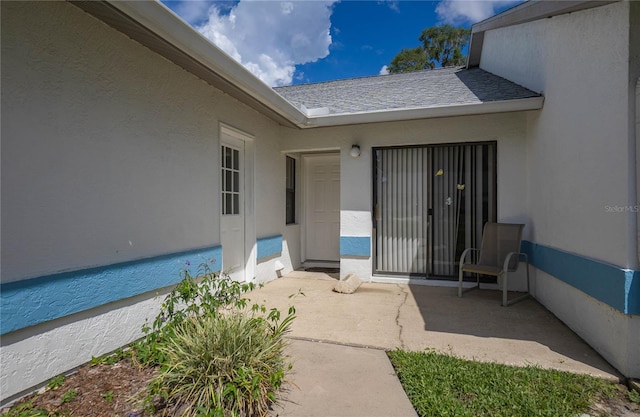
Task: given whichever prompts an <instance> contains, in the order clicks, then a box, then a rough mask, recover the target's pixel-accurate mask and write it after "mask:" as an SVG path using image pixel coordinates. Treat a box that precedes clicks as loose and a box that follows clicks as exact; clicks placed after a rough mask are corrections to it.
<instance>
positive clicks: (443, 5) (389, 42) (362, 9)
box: [163, 0, 521, 86]
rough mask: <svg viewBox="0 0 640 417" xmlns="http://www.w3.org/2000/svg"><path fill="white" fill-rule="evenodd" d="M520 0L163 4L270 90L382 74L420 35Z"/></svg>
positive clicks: (191, 1)
mask: <svg viewBox="0 0 640 417" xmlns="http://www.w3.org/2000/svg"><path fill="white" fill-rule="evenodd" d="M519 2H521V0H439V1H426V0H421V1H409V0H400V1H364V0H342V1H334V0H306V1H303V0H296V1H272V0H239V1H237V0H236V1H222V2H219V1H205V0H186V1H163V3H164V4H165V5H166V6H168V7H169V8H170V9H172V10H173V11H174V12H175V13H176V14H178V15H179V16H180V17H181V18H182V19H183V20H185V21H186V22H187V23H189V24H190V25H191V26H193V27H194V28H195V29H196V30H197V31H198V32H200V33H201V34H202V35H204V36H205V37H207V38H208V39H209V40H210V41H212V42H213V43H214V44H216V45H217V46H218V47H219V48H221V49H222V50H223V51H225V52H226V53H228V54H229V55H230V56H232V57H233V58H234V59H236V60H237V61H238V62H240V63H241V64H242V65H244V66H245V67H246V68H247V69H248V70H249V71H251V72H252V73H253V74H254V75H256V76H257V77H258V78H260V79H262V81H264V82H265V83H267V84H268V85H270V86H279V85H291V84H300V83H310V82H321V81H327V80H335V79H342V78H351V77H360V76H371V75H378V74H381V73H384V72H385V65H388V64H389V62H390V61H391V60H392V59H393V57H394V56H395V55H396V54H397V53H398V52H399V51H400V50H401V49H402V48H414V47H417V46H418V45H419V42H418V36H420V32H421V31H422V29H424V28H426V27H429V26H433V25H436V24H442V23H452V24H454V25H457V26H465V27H469V26H470V25H471V24H472V23H474V22H477V21H480V20H482V19H485V18H487V17H489V16H491V15H493V14H495V13H496V12H499V11H501V10H504V9H505V8H508V7H511V6H513V5H515V4H517V3H519Z"/></svg>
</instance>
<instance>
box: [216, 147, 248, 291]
mask: <svg viewBox="0 0 640 417" xmlns="http://www.w3.org/2000/svg"><path fill="white" fill-rule="evenodd" d="M244 145H245V144H244V142H243V141H242V140H239V139H236V138H232V137H229V136H223V137H222V146H221V148H220V152H221V156H222V157H221V172H220V174H221V175H220V177H221V184H220V185H221V186H220V190H221V196H220V200H221V211H220V212H221V214H222V217H221V219H220V240H221V243H222V271H223V272H225V273H227V274H229V275H230V276H231V278H232V279H234V280H235V281H241V282H244V281H245V261H246V256H245V240H244V239H245V207H244V169H245V167H244Z"/></svg>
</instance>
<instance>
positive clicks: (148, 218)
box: [0, 2, 292, 401]
mask: <svg viewBox="0 0 640 417" xmlns="http://www.w3.org/2000/svg"><path fill="white" fill-rule="evenodd" d="M1 7H2V16H1V17H2V22H1V30H2V72H1V75H2V155H1V156H2V189H1V192H2V211H1V216H2V237H1V239H2V242H1V243H2V282H3V283H8V282H13V281H20V280H25V279H29V278H33V277H39V276H43V275H49V274H54V273H58V272H61V271H70V270H71V271H73V270H82V269H84V268H87V267H93V266H108V265H111V264H114V263H119V262H124V261H129V260H136V259H142V258H147V257H154V256H158V255H163V254H171V253H175V252H181V251H185V250H190V249H197V248H203V247H205V248H206V247H211V246H215V245H218V244H219V243H220V236H219V235H220V232H219V230H220V226H219V225H220V205H219V193H220V176H219V164H220V157H219V146H220V142H219V132H220V123H221V122H222V123H225V124H227V125H229V126H233V127H235V128H238V129H240V130H243V131H245V132H247V133H249V134H251V135H252V136H253V137H254V138H255V140H254V144H253V146H254V152H255V155H257V156H256V158H255V169H254V177H255V178H254V181H255V189H254V196H253V198H254V200H255V212H256V222H255V226H253V227H255V235H256V237H258V238H260V237H265V236H272V235H277V234H284V231H285V225H284V200H285V198H284V197H285V195H284V168H285V164H284V156H283V155H282V154H281V153H280V152H279V148H280V145H279V131H280V128H279V126H278V125H277V124H276V123H274V122H273V121H271V120H270V119H267V118H266V117H264V116H262V115H260V114H259V113H258V112H256V111H254V110H252V109H250V108H248V107H246V106H244V105H243V104H241V103H239V102H237V101H236V100H234V99H232V98H230V97H229V96H228V95H225V94H223V93H222V92H220V91H219V90H217V89H215V88H213V87H212V86H210V85H208V84H207V83H205V82H204V81H202V80H200V79H198V78H196V77H195V76H193V75H191V74H189V73H187V72H186V71H184V70H183V69H182V68H180V67H178V66H176V65H174V64H173V63H171V62H169V61H167V60H166V59H164V58H162V57H160V56H158V55H156V54H155V53H153V52H151V51H150V50H148V49H147V48H145V47H143V46H141V45H140V44H138V43H136V42H134V41H132V40H130V39H129V38H128V37H126V36H124V35H122V34H121V33H119V32H117V31H116V30H114V29H112V28H111V27H109V26H107V25H106V24H104V23H102V22H100V21H98V20H96V19H95V18H93V17H91V16H90V15H88V14H86V13H85V12H83V11H82V10H80V9H78V8H76V7H75V6H73V5H71V4H69V3H67V2H44V3H42V2H37V3H32V2H2V4H1ZM36 28H37V29H36ZM266 219H269V221H265V220H266ZM254 249H255V248H254ZM288 254H289V252H288V251H283V254H282V259H281V261H282V262H283V263H284V264H285V265H286V266H287V268H288V270H291V267H292V262H291V260H290V259H289V258H288V256H289V255H288ZM272 269H273V268H272ZM257 271H258V273H262V270H257ZM285 272H286V271H285ZM257 278H258V280H261V281H264V280H266V279H273V278H275V274H274V273H273V271H267V270H266V269H264V274H263V276H258V277H257ZM141 279H143V278H142V277H141ZM144 279H149V277H144ZM151 279H152V278H151ZM114 285H115V284H114ZM117 285H126V283H122V282H118V283H117ZM96 296H99V294H96ZM153 296H154V292H151V293H147V294H144V295H141V296H136V297H133V298H129V299H126V300H121V301H117V302H114V303H111V304H108V305H106V306H102V307H98V308H95V309H92V310H88V311H84V312H82V313H78V314H75V315H72V316H66V317H63V318H62V319H57V320H54V321H49V322H45V323H43V324H40V325H36V326H32V327H28V328H26V329H23V330H18V331H16V332H12V333H9V334H6V335H3V336H2V354H1V355H0V361H1V363H0V369H2V375H1V379H2V381H1V383H0V387H1V388H0V392H1V398H0V401H4V400H5V399H7V398H9V397H11V396H13V395H14V394H16V393H18V392H20V391H22V390H24V389H27V388H29V387H31V386H34V385H36V384H38V383H41V382H43V381H45V380H47V379H48V378H50V377H52V376H54V375H56V374H57V373H60V372H63V371H66V370H68V369H70V368H73V367H75V366H77V365H80V364H81V363H83V362H86V361H88V360H90V358H91V356H92V355H93V356H97V355H100V354H103V353H106V352H108V351H111V350H113V349H115V348H118V347H120V346H122V345H124V344H125V343H128V342H130V341H131V340H133V339H135V338H137V337H139V336H140V335H141V334H140V325H141V323H142V322H143V321H144V318H145V317H146V316H148V315H150V316H153V315H154V314H155V313H154V311H155V310H154V309H155V308H156V307H157V303H158V302H159V301H158V300H154V298H153ZM52 297H54V295H52ZM2 320H3V323H6V322H5V321H6V320H10V317H6V316H3V317H2ZM116 324H117V325H116ZM52 341H55V343H52ZM56 346H59V347H61V348H60V349H56ZM62 347H63V348H62ZM44 363H46V364H47V365H46V366H44V365H43V364H44Z"/></svg>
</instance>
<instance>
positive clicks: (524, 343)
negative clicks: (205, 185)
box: [251, 271, 620, 381]
mask: <svg viewBox="0 0 640 417" xmlns="http://www.w3.org/2000/svg"><path fill="white" fill-rule="evenodd" d="M335 283H336V280H335V278H332V277H331V276H329V275H327V274H323V273H310V272H304V271H294V272H292V273H290V274H288V275H287V276H285V277H283V278H280V279H277V280H275V281H272V282H270V283H268V284H266V285H265V286H264V287H263V288H261V289H259V290H256V291H254V292H253V293H252V294H251V298H253V299H254V300H255V301H260V302H263V303H264V304H265V305H267V306H269V307H277V308H279V309H281V310H282V311H286V309H287V308H288V307H289V306H290V305H294V306H295V307H296V311H297V316H298V317H297V319H296V320H295V321H294V323H293V325H292V331H291V333H290V337H292V338H294V339H306V340H317V341H324V342H334V343H337V344H343V345H350V346H361V347H375V348H381V349H395V348H402V349H406V350H412V351H422V350H424V349H428V348H432V349H436V350H437V351H440V352H444V353H449V354H452V355H456V356H458V357H463V358H468V359H475V360H480V361H492V362H498V363H505V364H511V365H518V366H526V365H537V366H540V367H543V368H553V369H558V370H563V371H570V372H576V373H588V374H591V375H596V376H600V377H604V378H607V379H611V380H615V381H618V380H619V378H620V375H619V374H618V372H617V371H616V370H615V369H614V368H613V367H611V366H610V365H609V364H608V363H607V362H606V361H605V360H604V359H603V358H602V357H601V356H600V355H599V354H598V353H596V352H595V351H594V350H593V349H591V348H590V347H589V346H588V345H587V344H586V343H585V342H584V341H583V340H582V339H580V338H579V337H578V336H577V335H576V334H575V333H573V332H572V331H571V330H570V329H569V328H567V327H566V326H565V325H564V324H563V323H562V322H561V321H560V320H558V319H557V318H556V317H555V316H553V315H552V314H551V313H550V312H549V311H548V310H546V309H545V308H544V307H543V306H542V305H540V304H539V303H538V302H536V301H535V300H533V299H528V300H525V301H522V302H520V303H517V304H515V305H512V306H510V307H502V306H501V305H500V294H499V293H498V292H497V291H491V290H476V291H472V292H469V293H467V294H465V296H464V298H458V297H457V291H456V289H455V288H448V287H433V286H422V285H404V284H374V283H364V284H362V286H361V287H360V288H359V289H358V290H357V291H356V292H355V293H354V294H339V293H335V292H333V291H332V288H333V286H334V285H335ZM298 293H303V294H304V296H303V295H295V294H298ZM291 295H294V297H290V296H291Z"/></svg>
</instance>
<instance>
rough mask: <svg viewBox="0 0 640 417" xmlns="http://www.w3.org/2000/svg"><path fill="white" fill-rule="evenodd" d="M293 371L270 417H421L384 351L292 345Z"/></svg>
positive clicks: (303, 343)
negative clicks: (282, 396)
mask: <svg viewBox="0 0 640 417" xmlns="http://www.w3.org/2000/svg"><path fill="white" fill-rule="evenodd" d="M289 354H290V355H291V357H292V359H293V371H292V373H291V374H290V375H289V376H288V378H289V379H290V380H291V381H292V383H290V384H287V385H286V391H285V392H284V399H282V400H281V401H280V402H279V403H278V404H277V405H276V406H275V407H274V409H273V410H272V412H271V413H270V415H271V416H272V417H276V416H277V417H284V416H296V417H302V416H304V417H332V416H333V417H361V416H362V417H365V416H366V417H376V416H379V417H389V416H395V417H417V414H416V412H415V410H414V409H413V406H412V405H411V402H410V401H409V399H408V398H407V396H406V394H405V393H404V391H403V389H402V386H401V385H400V382H399V381H398V379H397V378H396V376H395V373H394V370H393V367H392V366H391V363H390V362H389V359H388V358H387V355H386V353H385V352H384V351H382V350H378V349H367V348H355V347H350V346H344V345H337V344H332V343H321V342H311V341H304V340H291V345H290V346H289Z"/></svg>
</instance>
